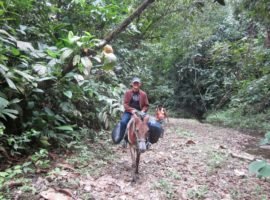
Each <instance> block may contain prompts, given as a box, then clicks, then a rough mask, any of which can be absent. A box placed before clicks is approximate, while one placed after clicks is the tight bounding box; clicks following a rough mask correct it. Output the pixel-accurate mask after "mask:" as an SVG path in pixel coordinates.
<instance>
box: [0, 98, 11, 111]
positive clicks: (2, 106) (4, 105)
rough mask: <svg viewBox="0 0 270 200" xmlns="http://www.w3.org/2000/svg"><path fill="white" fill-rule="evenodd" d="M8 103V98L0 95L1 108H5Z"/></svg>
mask: <svg viewBox="0 0 270 200" xmlns="http://www.w3.org/2000/svg"><path fill="white" fill-rule="evenodd" d="M8 104H9V101H8V100H6V99H4V98H2V97H0V109H3V108H5V107H7V106H8Z"/></svg>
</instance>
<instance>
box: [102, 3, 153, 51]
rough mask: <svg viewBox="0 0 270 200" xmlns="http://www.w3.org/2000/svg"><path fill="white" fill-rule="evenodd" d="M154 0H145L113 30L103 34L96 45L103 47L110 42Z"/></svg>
mask: <svg viewBox="0 0 270 200" xmlns="http://www.w3.org/2000/svg"><path fill="white" fill-rule="evenodd" d="M154 1H155V0H145V1H144V2H143V3H142V4H141V5H140V6H139V7H138V8H137V9H136V10H135V11H134V12H133V13H132V14H131V15H130V16H129V17H128V18H126V19H125V20H124V21H123V22H122V23H121V24H120V25H119V26H118V27H117V28H116V29H115V30H113V31H112V32H110V33H109V34H108V35H106V36H105V38H104V39H103V42H101V43H100V44H99V45H98V47H99V48H100V47H103V46H105V45H106V44H107V43H109V42H111V41H112V40H113V39H114V38H115V36H116V35H118V34H119V33H121V32H122V31H124V30H125V29H126V27H127V26H128V25H129V24H130V23H131V22H132V21H133V20H134V19H135V18H136V17H138V16H140V14H141V13H142V12H143V11H144V10H145V9H146V8H147V7H148V6H149V5H150V4H151V3H153V2H154Z"/></svg>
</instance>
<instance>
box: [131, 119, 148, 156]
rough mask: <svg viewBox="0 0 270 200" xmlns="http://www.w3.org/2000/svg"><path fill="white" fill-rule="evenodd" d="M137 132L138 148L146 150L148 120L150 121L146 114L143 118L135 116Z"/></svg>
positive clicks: (142, 150) (141, 150)
mask: <svg viewBox="0 0 270 200" xmlns="http://www.w3.org/2000/svg"><path fill="white" fill-rule="evenodd" d="M134 120H135V133H136V139H137V148H138V149H139V151H140V152H141V153H143V152H145V150H146V137H147V132H148V130H149V128H148V125H147V122H148V121H149V116H145V117H144V118H143V119H141V118H140V117H137V116H135V117H134Z"/></svg>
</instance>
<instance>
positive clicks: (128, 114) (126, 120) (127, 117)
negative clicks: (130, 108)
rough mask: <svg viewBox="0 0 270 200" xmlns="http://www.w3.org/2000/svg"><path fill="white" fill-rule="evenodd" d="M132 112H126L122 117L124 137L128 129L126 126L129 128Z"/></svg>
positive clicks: (121, 132)
mask: <svg viewBox="0 0 270 200" xmlns="http://www.w3.org/2000/svg"><path fill="white" fill-rule="evenodd" d="M131 115H132V114H131V113H129V112H124V113H123V115H122V118H121V121H120V135H121V136H122V137H124V135H125V131H126V128H127V124H128V122H129V120H130V118H131Z"/></svg>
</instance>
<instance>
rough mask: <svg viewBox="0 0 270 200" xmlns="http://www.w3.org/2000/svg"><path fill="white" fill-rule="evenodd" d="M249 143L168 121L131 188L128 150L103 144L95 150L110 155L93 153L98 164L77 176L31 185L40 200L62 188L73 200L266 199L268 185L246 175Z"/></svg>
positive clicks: (67, 173) (65, 173)
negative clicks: (40, 197)
mask: <svg viewBox="0 0 270 200" xmlns="http://www.w3.org/2000/svg"><path fill="white" fill-rule="evenodd" d="M254 139H255V138H253V137H251V136H249V135H245V134H243V133H241V132H238V131H235V130H232V129H227V128H220V127H215V126H212V125H209V124H201V123H199V122H197V121H195V120H188V119H170V122H169V123H168V124H167V125H166V130H165V136H164V138H162V139H160V140H159V141H158V143H156V144H154V145H152V147H151V149H150V150H148V151H147V152H145V153H143V154H142V156H141V163H140V168H139V171H140V175H139V177H140V178H139V180H138V181H137V182H136V183H132V182H131V159H130V154H129V149H123V148H122V147H121V145H112V144H111V143H110V144H107V146H106V142H104V144H100V145H99V146H97V147H96V149H99V148H101V147H102V148H104V149H106V148H109V152H110V155H108V151H107V154H106V155H105V154H102V153H101V151H100V152H96V153H98V154H100V155H99V161H97V160H92V161H91V160H90V163H89V162H88V165H87V167H81V168H80V171H78V170H75V171H74V169H72V168H71V167H67V165H66V167H63V168H65V170H64V169H62V170H61V171H60V172H58V174H57V176H56V175H55V176H52V175H51V177H50V179H51V180H49V179H48V177H46V179H41V178H39V179H38V180H36V184H37V182H39V185H40V188H39V190H40V191H42V190H43V195H42V196H43V197H46V194H44V191H45V192H46V190H47V191H48V188H50V187H53V186H55V187H57V188H62V189H65V188H67V189H66V190H62V193H67V194H72V196H73V199H97V200H99V199H104V200H105V199H106V200H107V199H117V200H118V199H120V200H125V199H127V200H133V199H141V200H144V199H145V200H148V199H151V200H152V199H153V200H159V199H161V200H163V199H208V200H210V199H211V200H219V199H223V200H229V199H241V200H242V199H246V200H257V199H258V200H263V199H270V195H269V189H270V183H269V181H266V180H260V179H258V178H256V177H254V176H252V175H249V174H248V164H249V163H250V162H251V161H250V160H249V159H253V158H252V157H253V156H252V155H249V154H247V153H245V152H244V146H245V145H246V144H248V143H250V141H253V140H254ZM107 143H108V142H107ZM102 148H101V149H102ZM107 150H108V149H107ZM82 155H83V154H82ZM82 155H81V156H82ZM89 156H90V157H91V155H89ZM108 156H109V157H110V158H108ZM257 158H258V157H257ZM78 159H79V158H78V155H77V160H78ZM91 163H92V164H93V165H92V164H91ZM81 165H82V164H81ZM69 168H70V169H71V170H70V169H69ZM51 174H52V173H51ZM48 180H49V181H48ZM45 181H46V182H45ZM44 183H45V184H44ZM45 185H46V187H45ZM42 187H43V189H42ZM58 191H61V190H58ZM63 191H64V192H63ZM68 191H69V192H68ZM41 193H42V192H41ZM48 199H49V198H48ZM52 199H53V198H52ZM62 199H65V198H62ZM66 199H72V198H66Z"/></svg>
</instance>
